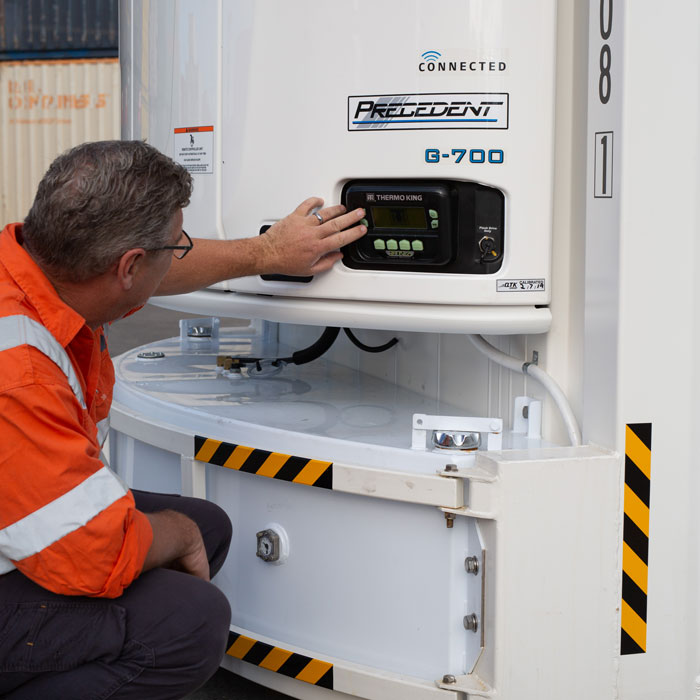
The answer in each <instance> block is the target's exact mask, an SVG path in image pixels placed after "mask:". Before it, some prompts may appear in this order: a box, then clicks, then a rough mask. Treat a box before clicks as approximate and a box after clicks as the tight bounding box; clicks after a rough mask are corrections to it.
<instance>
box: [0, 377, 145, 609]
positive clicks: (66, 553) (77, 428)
mask: <svg viewBox="0 0 700 700" xmlns="http://www.w3.org/2000/svg"><path fill="white" fill-rule="evenodd" d="M88 423H89V419H88V418H87V417H86V415H85V413H84V411H83V410H82V409H81V408H80V405H79V404H78V402H77V401H76V399H75V396H74V395H73V393H72V392H71V390H70V388H69V387H68V386H67V385H64V384H63V383H61V382H58V383H56V384H29V385H26V386H22V387H18V388H13V389H11V390H6V391H4V392H3V393H2V394H0V437H1V438H2V441H3V449H2V450H1V451H0V479H1V481H0V484H2V486H0V488H1V489H2V494H3V495H2V504H3V505H2V508H1V509H0V554H2V555H3V557H5V558H7V559H9V560H10V561H11V562H12V563H13V564H14V565H15V566H16V567H17V569H19V570H20V571H21V572H22V573H23V574H24V575H25V576H27V577H28V578H30V579H31V580H33V581H34V582H35V583H37V584H39V585H40V586H42V587H44V588H46V589H48V590H50V591H54V592H55V593H60V594H64V595H87V596H98V597H105V598H115V597H117V596H119V595H121V593H122V592H123V591H124V589H125V588H126V587H127V586H128V585H129V584H130V583H131V582H132V581H133V580H134V579H135V578H136V577H137V576H138V575H139V573H140V572H141V569H142V568H143V564H144V561H145V559H146V554H147V553H148V550H149V548H150V546H151V542H152V539H153V532H152V529H151V525H150V523H149V521H148V519H147V517H146V516H145V515H144V514H143V513H141V512H139V511H138V510H136V508H135V505H134V499H133V496H132V494H131V492H130V491H129V489H128V488H127V487H126V485H125V484H123V482H122V481H121V480H120V479H119V478H118V477H117V476H116V475H115V474H114V473H113V472H112V471H111V470H110V469H109V468H108V467H107V466H105V465H104V464H103V463H102V462H101V461H100V458H99V447H98V446H97V445H96V444H95V442H94V441H93V439H92V438H91V432H92V430H91V427H90V426H91V422H90V423H89V424H88Z"/></svg>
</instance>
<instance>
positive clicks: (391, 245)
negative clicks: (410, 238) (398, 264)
mask: <svg viewBox="0 0 700 700" xmlns="http://www.w3.org/2000/svg"><path fill="white" fill-rule="evenodd" d="M386 248H387V250H398V249H399V244H398V243H397V242H396V241H395V240H394V239H393V238H390V239H389V240H388V241H387V242H386Z"/></svg>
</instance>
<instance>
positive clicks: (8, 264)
mask: <svg viewBox="0 0 700 700" xmlns="http://www.w3.org/2000/svg"><path fill="white" fill-rule="evenodd" d="M21 233H22V224H9V225H8V226H6V227H5V228H4V230H3V231H2V233H0V261H2V264H3V265H4V266H5V268H6V269H7V271H8V273H9V274H10V276H11V277H12V279H13V280H14V281H15V284H17V286H18V287H19V288H20V289H21V290H22V292H24V294H25V297H26V299H27V300H28V302H29V303H30V304H31V305H32V306H33V307H34V308H35V309H36V312H37V314H38V316H39V319H40V321H41V323H42V324H43V325H44V326H46V328H48V330H49V331H50V332H51V334H52V335H53V336H54V338H56V340H57V341H58V342H59V343H61V345H63V347H66V346H67V345H69V344H70V342H71V341H72V340H73V339H74V338H75V336H76V335H77V334H78V333H79V332H80V330H81V329H82V328H83V326H85V319H84V318H83V317H82V316H81V315H80V314H79V313H78V312H77V311H75V309H73V308H71V307H70V306H68V304H66V303H65V302H64V301H63V300H62V299H61V297H59V296H58V292H56V289H55V288H54V286H53V285H52V284H51V282H50V281H49V279H48V278H47V277H46V275H45V274H44V273H43V272H42V271H41V268H40V267H39V266H38V265H37V264H36V263H35V262H34V260H33V259H32V257H31V256H30V255H29V253H27V251H26V250H25V249H24V248H23V247H22V245H21V243H20V241H21Z"/></svg>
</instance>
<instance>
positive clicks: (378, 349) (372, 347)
mask: <svg viewBox="0 0 700 700" xmlns="http://www.w3.org/2000/svg"><path fill="white" fill-rule="evenodd" d="M343 330H344V331H345V335H347V337H348V338H350V340H351V342H352V343H353V345H355V346H356V347H358V348H360V350H364V351H365V352H384V351H385V350H389V349H390V348H393V347H394V345H396V343H398V342H399V339H398V338H392V339H391V340H390V341H388V342H386V343H384V345H365V344H364V343H363V342H362V341H361V340H358V339H357V337H356V336H355V334H354V333H353V332H352V331H351V330H350V329H349V328H343Z"/></svg>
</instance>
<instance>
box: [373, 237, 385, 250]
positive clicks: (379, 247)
mask: <svg viewBox="0 0 700 700" xmlns="http://www.w3.org/2000/svg"><path fill="white" fill-rule="evenodd" d="M374 249H375V250H386V243H384V241H383V240H382V239H381V238H377V239H375V241H374Z"/></svg>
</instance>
